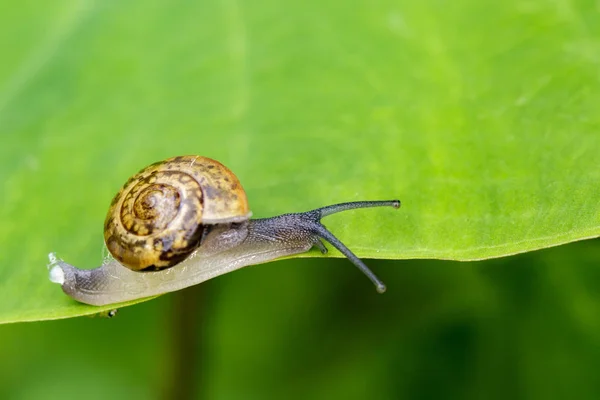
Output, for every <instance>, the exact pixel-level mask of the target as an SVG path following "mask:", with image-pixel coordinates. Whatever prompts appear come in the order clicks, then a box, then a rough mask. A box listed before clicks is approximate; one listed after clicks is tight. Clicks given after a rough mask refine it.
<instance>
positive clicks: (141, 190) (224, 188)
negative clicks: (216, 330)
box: [49, 156, 400, 306]
mask: <svg viewBox="0 0 600 400" xmlns="http://www.w3.org/2000/svg"><path fill="white" fill-rule="evenodd" d="M380 206H391V207H394V208H399V207H400V201H399V200H389V201H358V202H349V203H341V204H335V205H330V206H326V207H322V208H317V209H315V210H311V211H307V212H302V213H290V214H283V215H279V216H275V217H271V218H263V219H250V217H251V215H252V213H251V212H250V209H249V207H248V199H247V197H246V193H245V192H244V189H243V188H242V185H241V183H240V182H239V180H238V179H237V177H236V176H235V175H234V174H233V173H232V172H231V171H230V170H229V169H228V168H227V167H225V166H224V165H223V164H221V163H219V162H218V161H215V160H212V159H210V158H207V157H201V156H181V157H173V158H170V159H167V160H164V161H161V162H157V163H154V164H151V165H149V166H148V167H146V168H144V169H142V170H141V171H140V172H138V173H137V174H136V175H134V176H133V177H131V178H130V179H129V180H128V181H127V182H126V183H125V185H124V186H123V187H122V189H121V190H120V191H119V192H118V193H117V195H116V196H115V198H114V199H113V201H112V203H111V205H110V207H109V211H108V214H107V216H106V220H105V223H104V241H105V245H106V248H107V249H108V251H109V252H110V254H111V256H110V257H107V258H106V259H105V260H104V262H103V264H102V265H101V266H100V267H97V268H94V269H88V270H86V269H79V268H76V267H74V266H72V265H70V264H68V263H66V262H64V261H63V260H61V259H59V258H58V257H56V255H55V254H54V253H50V255H49V258H50V264H49V274H50V280H51V281H52V282H54V283H58V284H60V285H61V287H62V289H63V291H64V292H65V293H66V294H67V295H69V296H71V297H72V298H73V299H75V300H77V301H79V302H82V303H87V304H91V305H97V306H100V305H107V304H115V303H121V302H125V301H130V300H135V299H139V298H144V297H151V296H156V295H160V294H163V293H167V292H172V291H176V290H180V289H182V288H185V287H188V286H191V285H195V284H198V283H200V282H203V281H206V280H208V279H211V278H214V277H215V276H219V275H222V274H225V273H227V272H231V271H234V270H237V269H239V268H242V267H245V266H248V265H254V264H260V263H264V262H267V261H270V260H274V259H277V258H280V257H284V256H289V255H292V254H298V253H303V252H306V251H308V250H310V249H311V248H312V247H316V248H318V249H319V250H321V252H322V253H326V252H327V248H326V247H325V245H324V244H323V242H322V240H324V241H326V242H329V243H330V244H331V245H332V246H333V247H335V248H336V249H338V250H339V251H340V252H341V253H342V254H344V255H345V256H346V257H347V258H348V259H349V260H350V261H351V262H352V263H354V264H355V265H356V266H357V267H358V268H359V269H360V270H361V271H362V272H363V273H364V274H365V275H366V276H367V277H368V278H369V279H370V280H371V281H372V282H373V284H374V285H375V286H376V289H377V291H378V292H380V293H383V292H384V291H385V285H384V284H383V282H381V280H379V278H377V276H376V275H375V274H374V273H373V272H371V270H370V269H369V268H368V267H367V266H366V265H365V264H364V263H363V262H362V261H361V260H360V259H359V258H358V257H357V256H356V255H354V253H352V252H351V251H350V250H349V249H348V248H347V247H346V246H345V245H344V244H343V243H342V242H341V241H339V240H338V239H337V238H336V237H335V236H334V235H333V234H332V233H331V232H330V231H329V230H327V228H325V226H324V225H323V224H321V218H323V217H326V216H328V215H331V214H334V213H338V212H341V211H346V210H351V209H356V208H366V207H380Z"/></svg>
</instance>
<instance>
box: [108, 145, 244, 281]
mask: <svg viewBox="0 0 600 400" xmlns="http://www.w3.org/2000/svg"><path fill="white" fill-rule="evenodd" d="M250 215H251V213H250V211H249V208H248V200H247V198H246V193H245V192H244V189H243V188H242V185H241V184H240V182H239V180H238V179H237V177H236V176H235V175H234V174H233V173H232V172H231V171H230V170H229V169H227V167H225V166H224V165H222V164H221V163H219V162H218V161H215V160H212V159H210V158H206V157H201V156H182V157H174V158H170V159H167V160H164V161H161V162H158V163H154V164H152V165H149V166H148V167H146V168H144V169H142V170H141V171H140V172H138V173H137V174H136V175H134V176H133V177H131V178H130V179H129V180H128V181H127V182H126V183H125V185H124V186H123V188H122V189H121V190H120V191H119V193H118V194H117V195H116V196H115V198H114V199H113V201H112V203H111V206H110V208H109V210H108V214H107V216H106V220H105V223H104V240H105V243H106V247H107V248H108V250H109V252H110V253H111V254H112V256H113V257H114V258H115V259H116V260H118V261H119V262H120V263H121V264H123V265H124V266H126V267H127V268H129V269H132V270H135V271H156V270H160V269H164V268H169V267H172V266H173V265H175V264H177V263H179V262H181V261H182V260H184V259H185V258H187V257H188V256H189V255H190V254H191V253H192V252H193V251H194V250H195V249H196V248H197V247H198V246H199V245H200V242H201V240H202V235H203V234H204V232H205V230H206V229H207V227H208V226H209V225H213V224H220V223H233V222H242V221H245V220H247V219H249V218H250Z"/></svg>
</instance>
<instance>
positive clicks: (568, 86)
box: [0, 0, 600, 399]
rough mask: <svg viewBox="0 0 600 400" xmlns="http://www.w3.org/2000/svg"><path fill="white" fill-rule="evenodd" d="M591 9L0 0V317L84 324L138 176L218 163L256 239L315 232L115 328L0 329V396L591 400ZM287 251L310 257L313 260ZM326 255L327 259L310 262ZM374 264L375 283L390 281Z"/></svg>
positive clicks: (523, 4)
mask: <svg viewBox="0 0 600 400" xmlns="http://www.w3.org/2000/svg"><path fill="white" fill-rule="evenodd" d="M599 18H600V14H599V10H598V5H597V3H596V2H593V1H584V0H574V1H570V2H556V1H550V0H547V1H542V0H540V1H508V2H493V1H479V0H467V1H461V2H450V1H443V0H427V1H423V2H414V1H408V0H405V1H398V0H378V1H369V0H358V1H341V0H326V1H317V0H311V1H297V2H277V1H272V0H257V1H252V2H251V1H236V0H207V1H184V0H180V1H173V2H166V1H159V0H155V1H148V0H146V1H143V0H137V1H136V0H130V1H91V0H79V1H76V0H52V1H50V2H44V3H41V2H38V1H33V0H23V1H18V2H17V1H13V0H8V1H3V2H0V55H1V57H2V62H0V183H1V184H2V186H1V189H2V193H1V194H2V196H0V322H14V321H25V320H38V319H52V318H65V317H69V316H77V315H83V314H89V313H93V312H95V310H96V309H95V308H92V307H87V306H83V305H79V304H77V303H75V302H73V301H71V300H70V299H69V298H67V297H66V296H64V295H63V294H62V293H61V292H60V290H59V288H58V287H57V286H55V285H52V284H50V283H49V282H48V281H47V271H46V270H45V268H44V266H45V264H46V262H47V254H48V252H49V251H57V252H58V253H59V255H60V256H62V257H64V258H65V260H67V261H69V262H71V263H73V264H75V265H78V266H84V267H91V266H93V265H97V263H98V262H99V260H100V254H101V246H102V243H101V239H100V238H101V226H102V221H103V218H104V215H105V213H106V209H107V205H108V203H109V202H110V199H111V198H112V196H113V195H114V193H115V192H116V190H117V189H118V187H119V186H120V185H121V184H122V183H123V182H124V181H125V179H126V178H127V177H128V176H129V175H130V174H132V173H133V172H134V171H136V170H137V169H139V168H141V167H142V166H144V165H146V164H148V163H150V162H154V161H156V160H160V159H163V158H166V157H169V156H173V155H178V154H189V153H197V154H201V155H206V156H210V157H213V158H216V159H218V160H220V161H222V162H223V163H225V164H226V165H227V166H229V167H230V168H231V169H232V170H233V171H234V172H235V173H236V174H237V175H238V177H239V178H240V180H241V182H242V183H243V185H244V187H245V188H246V190H247V192H248V195H249V199H250V203H251V207H252V209H253V211H254V213H255V215H256V216H257V217H265V216H269V215H274V214H278V213H283V212H291V211H302V210H307V209H310V208H313V207H318V206H322V205H325V204H329V203H333V202H338V201H349V200H372V199H385V198H395V197H399V198H400V199H402V200H403V208H402V209H400V210H399V211H392V210H363V211H361V212H353V213H348V214H345V215H344V216H343V217H342V216H341V215H340V216H336V217H331V219H328V220H326V223H327V226H328V227H330V228H331V230H332V231H333V232H334V233H335V234H336V235H338V236H339V237H340V238H341V239H342V240H344V241H345V242H346V243H347V244H348V246H349V247H350V248H351V249H353V250H355V251H356V252H357V254H358V255H359V256H361V257H364V258H383V259H387V260H372V259H369V260H367V261H368V262H367V263H368V265H369V266H370V267H371V268H372V269H373V270H374V271H375V272H376V273H377V274H378V275H379V276H380V277H381V278H382V279H383V280H384V281H385V283H386V284H387V285H388V292H387V293H386V294H385V295H378V294H376V292H375V291H374V290H373V288H372V287H371V285H370V284H369V283H368V281H367V280H366V279H365V278H364V277H363V276H361V275H360V274H359V273H358V272H357V271H356V269H355V268H354V267H353V266H352V265H351V264H350V263H349V262H348V261H346V260H338V259H332V258H325V259H323V258H310V259H293V260H284V261H279V262H274V263H269V264H265V265H261V266H256V267H251V268H247V269H243V270H241V271H237V272H235V273H234V274H228V275H225V276H221V277H219V278H217V279H214V280H212V281H209V282H206V283H204V284H202V285H200V286H198V287H194V288H190V289H187V290H184V291H182V292H180V293H176V294H170V295H166V296H162V297H160V298H158V299H156V300H152V301H149V302H145V303H142V304H138V305H136V306H132V307H125V308H122V309H120V312H119V314H118V315H117V316H116V317H115V318H113V319H110V320H108V319H103V318H87V317H82V318H73V319H68V320H63V321H50V322H32V323H26V324H3V325H0V398H1V399H5V398H7V399H39V398H43V399H51V398H61V399H64V398H80V397H85V398H91V399H94V398H98V399H101V398H102V399H103V398H109V397H110V398H116V399H118V398H128V399H129V398H132V397H137V398H186V397H187V398H217V399H268V398H273V399H281V398H297V399H306V398H310V399H313V398H315V399H320V398H322V399H365V398H374V399H404V398H406V399H439V398H444V399H446V398H449V399H482V398H485V399H495V398H498V399H506V398H514V399H520V398H523V399H567V398H568V399H572V398H577V399H598V398H600V379H598V378H597V375H598V373H597V371H598V370H599V368H598V367H599V366H600V365H599V364H600V313H599V312H598V304H600V303H599V301H600V284H599V283H598V282H600V268H599V266H600V246H598V242H597V240H593V241H586V242H579V243H573V244H569V245H566V246H562V247H556V248H551V249H545V250H540V251H536V252H529V253H524V254H520V255H516V256H509V257H504V258H499V259H495V260H488V261H477V262H471V263H460V262H457V261H439V260H410V261H398V260H403V259H413V258H436V259H450V260H473V259H483V258H489V257H500V256H507V255H510V254H515V253H522V252H527V251H530V250H535V249H541V248H546V247H549V246H555V245H559V244H563V243H568V242H571V241H575V240H581V239H584V238H594V237H597V236H598V235H599V234H600V213H599V212H598V206H597V199H598V198H599V195H600V189H599V187H600V186H599V185H598V181H599V180H600V170H599V169H598V168H597V162H596V160H597V157H598V154H600V135H599V134H598V130H599V129H600V114H599V113H598V112H597V111H598V110H599V109H600V76H599V74H598V71H600V58H599V57H598V54H600V39H599V38H600V25H599V22H598V21H600V19H599ZM310 255H313V256H317V257H318V256H319V253H318V252H313V253H311V254H310ZM330 255H331V256H335V253H334V252H332V254H330ZM394 260H396V261H394Z"/></svg>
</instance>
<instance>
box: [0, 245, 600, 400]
mask: <svg viewBox="0 0 600 400" xmlns="http://www.w3.org/2000/svg"><path fill="white" fill-rule="evenodd" d="M370 264H371V266H373V268H375V269H376V270H377V271H378V272H379V273H380V275H381V276H383V277H385V279H386V283H387V284H388V287H389V289H388V292H387V293H385V294H384V295H378V294H376V293H375V291H374V290H372V288H371V287H370V285H368V284H367V282H365V279H364V278H363V277H362V276H360V275H358V274H357V273H355V271H354V270H353V268H354V267H353V266H352V265H350V264H349V263H348V262H347V261H344V260H334V261H330V260H287V261H281V262H275V263H270V264H266V265H262V266H259V267H251V268H247V269H242V270H241V271H238V272H236V273H235V274H228V275H224V276H222V277H219V278H217V279H215V280H212V281H208V282H206V283H205V284H203V285H200V286H197V287H195V288H191V289H187V290H186V291H184V292H181V293H177V294H174V295H173V294H172V295H167V296H163V297H161V298H159V299H157V300H153V301H150V302H146V303H142V304H139V305H136V306H133V307H127V308H123V309H121V310H120V312H119V314H118V315H117V316H116V317H114V318H112V319H98V318H87V317H81V318H75V319H70V320H64V321H51V322H35V323H26V324H14V325H3V326H1V327H0V339H1V340H0V352H1V354H2V359H1V360H2V361H1V363H0V368H1V369H0V372H1V373H0V397H1V398H3V399H5V398H9V399H12V398H15V399H31V398H33V399H35V398H44V399H47V398H81V397H85V398H89V399H104V398H115V399H130V398H133V397H136V398H176V397H179V396H181V393H187V394H191V397H192V398H216V399H282V398H291V399H307V398H310V399H332V398H340V399H365V398H376V399H440V398H444V399H507V398H514V399H521V398H522V399H573V398H577V399H597V398H598V395H599V394H600V381H599V380H598V368H599V367H600V315H599V313H598V304H599V302H600V285H598V282H599V281H600V269H599V268H598V265H599V264H600V248H599V246H598V243H597V242H582V243H577V244H572V245H568V246H564V247H559V248H555V249H549V250H543V251H540V252H536V253H531V254H524V255H520V256H513V257H509V258H505V259H498V260H490V261H485V262H474V263H459V262H448V261H379V262H375V261H371V262H370ZM275 276H276V277H277V278H274V277H275ZM184 304H185V306H184ZM182 369H183V371H182ZM175 394H177V395H175Z"/></svg>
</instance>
